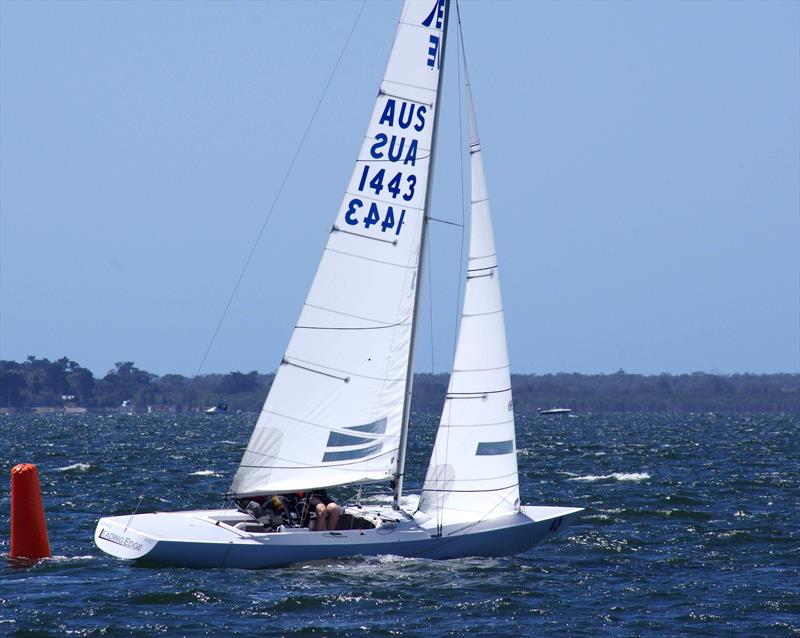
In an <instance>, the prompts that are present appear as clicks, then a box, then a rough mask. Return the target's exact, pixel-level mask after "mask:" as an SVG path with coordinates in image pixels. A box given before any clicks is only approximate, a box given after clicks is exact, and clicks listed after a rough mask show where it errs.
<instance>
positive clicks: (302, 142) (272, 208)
mask: <svg viewBox="0 0 800 638" xmlns="http://www.w3.org/2000/svg"><path fill="white" fill-rule="evenodd" d="M366 4H367V0H363V2H362V3H361V7H360V8H359V10H358V13H357V14H356V19H355V20H354V21H353V26H352V27H351V28H350V33H348V34H347V38H345V41H344V45H342V50H341V51H340V52H339V57H337V58H336V62H335V63H334V65H333V68H332V69H331V72H330V75H328V80H327V82H326V83H325V88H323V89H322V93H321V94H320V96H319V100H317V105H316V106H315V107H314V112H313V113H312V114H311V119H309V120H308V124H306V128H305V131H303V135H302V137H301V138H300V143H299V144H298V145H297V148H296V149H295V152H294V155H292V159H291V160H290V161H289V166H288V167H287V169H286V173H285V174H284V176H283V180H281V183H280V186H278V192H277V193H275V197H274V198H273V200H272V205H271V206H270V207H269V211H268V212H267V216H266V218H265V219H264V223H263V224H261V229H260V230H259V231H258V235H256V239H255V241H254V242H253V246H252V248H251V249H250V254H248V255H247V259H245V262H244V266H242V270H241V272H240V273H239V278H238V279H237V280H236V284H235V285H234V287H233V291H232V292H231V294H230V297H229V298H228V302H227V303H226V304H225V309H224V310H223V311H222V314H221V315H220V318H219V321H218V322H217V326H216V328H214V333H213V334H212V335H211V340H210V341H209V342H208V346H207V347H206V351H205V352H204V353H203V358H202V359H201V360H200V365H199V366H197V372H195V376H197V375H199V374H200V371H201V370H202V369H203V366H204V365H205V363H206V359H207V358H208V354H209V352H211V348H212V347H213V345H214V342H215V341H216V339H217V335H218V334H219V330H220V328H221V327H222V323H223V321H225V317H226V316H227V314H228V310H229V309H230V307H231V304H232V303H233V299H234V297H236V293H237V292H238V290H239V286H240V285H241V283H242V280H243V279H244V275H245V273H246V272H247V268H248V267H249V266H250V262H251V261H252V259H253V255H254V254H255V252H256V248H258V244H259V242H260V241H261V237H262V235H263V234H264V230H265V229H266V228H267V224H268V223H269V220H270V219H271V217H272V213H273V212H275V206H276V205H277V203H278V200H279V199H280V196H281V194H282V193H283V189H284V187H285V186H286V182H287V180H288V179H289V175H290V174H291V173H292V169H293V168H294V164H295V162H296V161H297V157H298V156H299V155H300V151H301V150H303V146H304V145H305V141H306V138H307V137H308V133H309V131H310V130H311V126H312V124H313V123H314V120H315V119H316V117H317V113H318V112H319V109H320V106H322V102H323V100H324V99H325V96H326V95H327V93H328V89H329V88H330V85H331V82H332V81H333V76H334V75H336V70H337V69H338V68H339V63H340V62H341V61H342V58H343V57H344V53H345V51H346V50H347V45H348V44H350V39H351V38H352V37H353V33H354V32H355V30H356V26H358V22H359V20H360V19H361V14H362V13H363V12H364V7H365V6H366Z"/></svg>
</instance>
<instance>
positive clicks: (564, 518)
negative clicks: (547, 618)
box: [95, 506, 582, 569]
mask: <svg viewBox="0 0 800 638" xmlns="http://www.w3.org/2000/svg"><path fill="white" fill-rule="evenodd" d="M345 511H346V513H347V514H352V515H353V516H355V517H357V518H364V519H367V520H370V521H371V522H373V523H375V524H377V527H375V528H370V529H348V530H341V531H336V532H312V531H309V530H307V529H304V528H289V529H286V530H285V531H282V532H272V533H253V532H249V531H244V530H241V529H237V528H236V527H234V526H235V525H236V524H237V523H242V524H245V523H247V522H248V521H249V522H252V518H250V517H249V516H248V515H247V514H243V513H241V512H237V511H235V510H199V511H189V512H172V513H155V514H136V515H132V516H113V517H108V518H101V519H100V520H99V521H98V523H97V529H96V530H95V543H96V544H97V546H98V547H99V548H100V549H101V550H103V551H104V552H106V553H108V554H111V555H112V556H116V557H118V558H123V559H128V560H143V561H147V562H152V563H158V564H164V565H175V566H182V567H198V568H212V567H234V568H239V569H264V568H268V567H279V566H282V565H287V564H290V563H296V562H303V561H309V560H319V559H325V558H345V557H349V556H375V555H380V554H392V555H397V556H407V557H417V558H433V559H446V558H459V557H463V556H501V555H502V556H506V555H510V554H517V553H520V552H523V551H525V550H526V549H528V548H530V547H532V546H533V545H536V544H537V543H540V542H542V541H544V540H546V539H547V538H550V537H551V536H553V535H555V534H556V533H558V532H560V531H562V530H563V529H564V528H566V527H567V525H568V524H569V523H570V522H571V521H572V520H574V519H575V518H576V517H577V516H578V515H579V513H580V512H581V511H582V509H580V508H571V507H544V506H536V507H534V506H525V507H522V508H521V509H520V512H519V513H518V514H510V515H507V516H502V517H498V518H494V519H491V520H486V521H482V522H477V523H462V524H458V525H451V526H449V527H445V528H443V529H442V533H441V535H437V533H436V532H437V530H436V528H435V525H433V522H432V521H431V522H429V523H423V524H420V523H419V522H418V521H416V520H415V519H414V518H413V517H412V516H410V515H408V514H406V513H404V512H395V511H393V510H391V509H386V508H377V507H376V508H364V509H361V510H359V509H356V508H347V509H346V510H345Z"/></svg>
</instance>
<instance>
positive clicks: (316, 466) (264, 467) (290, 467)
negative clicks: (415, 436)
mask: <svg viewBox="0 0 800 638" xmlns="http://www.w3.org/2000/svg"><path fill="white" fill-rule="evenodd" d="M397 450H398V448H393V449H391V450H387V451H386V452H381V453H380V454H376V455H375V456H370V457H367V458H363V459H358V460H356V461H350V462H348V463H325V464H324V465H321V464H317V463H297V462H294V461H292V460H290V459H283V458H279V457H276V456H270V457H269V458H272V459H275V460H276V461H282V462H284V463H294V464H293V465H249V464H247V465H245V464H240V465H239V467H246V468H251V469H259V470H313V469H321V468H328V467H337V468H341V469H346V467H345V466H347V465H363V464H364V463H367V462H368V461H374V460H375V459H379V458H381V457H382V456H388V455H389V454H396V453H397ZM247 451H248V452H249V453H250V454H259V453H258V452H255V451H254V450H247ZM262 456H266V455H262ZM353 471H354V472H358V473H359V474H363V473H364V470H363V468H360V467H359V468H357V469H355V470H353ZM383 480H385V479H375V480H370V481H364V483H375V482H377V481H383Z"/></svg>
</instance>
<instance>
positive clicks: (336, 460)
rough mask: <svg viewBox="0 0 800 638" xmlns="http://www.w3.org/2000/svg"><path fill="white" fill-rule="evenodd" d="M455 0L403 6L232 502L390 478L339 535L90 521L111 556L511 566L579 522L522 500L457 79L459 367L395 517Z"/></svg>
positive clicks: (242, 516) (199, 519)
mask: <svg viewBox="0 0 800 638" xmlns="http://www.w3.org/2000/svg"><path fill="white" fill-rule="evenodd" d="M449 4H450V3H449V0H407V1H406V2H405V4H404V6H403V9H402V13H401V17H400V21H399V24H398V27H397V31H396V34H395V39H394V44H393V47H392V50H391V54H390V57H389V61H388V65H387V68H386V72H385V75H384V77H383V81H382V82H381V85H380V90H379V92H378V96H377V99H376V102H375V106H374V109H373V111H372V116H371V117H370V120H369V126H368V128H367V132H366V135H365V137H364V139H363V142H362V145H361V150H360V152H359V154H358V158H357V160H356V164H355V168H354V170H353V173H352V176H351V178H350V181H349V183H348V186H347V191H346V193H345V196H344V198H343V200H342V204H341V206H340V207H339V210H338V213H337V215H336V220H335V222H334V224H333V226H332V228H331V232H330V236H329V238H328V242H327V245H326V247H325V250H324V252H323V255H322V258H321V261H320V264H319V267H318V270H317V272H316V275H315V277H314V280H313V283H312V284H311V289H310V291H309V293H308V296H307V297H306V300H305V303H304V305H303V308H302V310H301V312H300V317H299V319H298V321H297V324H296V326H295V328H294V332H293V334H292V336H291V339H290V342H289V345H288V347H287V349H286V353H285V355H284V357H283V359H282V361H281V363H280V366H279V368H278V370H277V373H276V376H275V380H274V382H273V384H272V387H271V389H270V391H269V394H268V396H267V398H266V401H265V403H264V407H263V409H262V411H261V413H260V415H259V417H258V421H257V422H256V425H255V428H254V430H253V432H252V435H251V437H250V440H249V443H248V445H247V448H246V450H245V452H244V454H243V457H242V460H241V462H240V464H239V467H238V469H237V471H236V473H235V476H234V477H233V481H232V484H231V488H230V497H231V498H232V499H247V498H250V497H258V496H261V495H273V494H286V493H293V492H297V491H309V490H314V489H320V488H330V487H336V486H344V485H348V486H353V485H358V484H362V483H368V482H376V481H385V482H389V483H390V485H392V486H393V487H394V494H393V497H392V502H391V503H387V504H385V505H361V504H360V503H357V504H356V505H353V506H345V507H343V508H342V513H341V516H340V518H339V520H338V525H337V528H336V529H335V530H330V531H311V530H310V529H309V528H308V527H301V526H297V527H284V528H282V529H281V528H279V529H280V531H274V532H268V531H266V530H265V528H263V527H261V526H259V525H257V524H256V521H255V520H254V517H253V516H252V515H251V514H250V513H249V512H247V511H244V510H242V509H237V508H233V507H231V508H228V509H210V510H199V511H184V512H166V513H164V512H156V513H143V514H133V515H129V516H112V517H106V518H101V519H100V520H99V521H98V524H97V528H96V531H95V543H96V544H97V546H98V547H99V548H100V549H101V550H103V551H104V552H107V553H108V554H111V555H113V556H116V557H119V558H123V559H132V560H137V559H144V560H146V561H148V562H155V563H160V564H167V565H179V566H188V567H233V568H245V569H259V568H269V567H276V566H281V565H286V564H289V563H294V562H298V561H308V560H315V559H323V558H341V557H349V556H357V555H378V554H393V555H399V556H409V557H420V558H432V559H447V558H457V557H463V556H495V555H510V554H515V553H519V552H522V551H525V550H527V549H528V548H530V547H531V546H533V545H535V544H537V543H539V542H541V541H543V540H545V539H547V538H550V537H552V536H553V535H554V534H556V533H558V532H560V531H562V530H563V529H564V528H565V527H567V525H568V524H569V523H570V522H571V521H573V520H574V519H575V518H576V517H577V516H578V515H579V513H580V512H581V508H575V507H557V506H529V505H522V504H521V503H520V495H519V478H518V470H517V457H516V453H517V448H516V439H515V433H514V408H513V402H512V396H511V383H510V372H509V361H508V353H507V347H506V335H505V328H504V318H503V307H502V301H501V295H500V281H499V271H498V264H497V256H496V251H495V243H494V237H493V230H492V222H491V214H490V209H489V199H488V194H487V190H486V180H485V175H484V168H483V159H482V153H481V144H480V141H479V138H478V129H477V122H476V119H475V111H474V108H473V106H472V96H471V89H470V85H469V81H468V80H467V84H466V95H467V103H468V117H469V130H470V139H469V153H470V167H471V168H470V173H471V221H470V235H469V258H468V264H467V272H466V284H465V292H464V301H463V309H462V313H461V317H460V325H459V333H458V339H457V344H456V352H455V360H454V364H453V371H452V375H451V377H450V383H449V386H448V389H447V395H446V397H445V403H444V408H443V411H442V415H441V419H440V423H439V429H438V433H437V436H436V441H435V443H434V447H433V451H432V455H431V461H430V465H429V468H428V471H427V474H426V476H425V480H424V484H423V487H422V493H421V496H420V499H419V501H418V505H417V507H416V508H415V509H414V510H413V511H411V508H410V509H408V510H407V509H404V508H403V507H402V504H401V497H402V494H403V483H404V478H405V473H406V470H405V456H406V446H407V442H408V435H409V420H410V404H411V403H410V402H411V392H412V379H413V374H412V373H413V369H414V342H415V337H416V329H417V325H418V318H419V306H420V304H419V296H420V281H421V274H420V273H421V270H422V265H423V263H424V256H425V250H426V231H427V223H428V218H429V210H430V200H431V189H430V183H431V177H432V173H433V167H434V160H435V152H436V137H437V135H436V131H437V127H438V120H439V117H438V116H439V104H440V93H441V83H442V68H443V62H444V54H445V46H446V42H447V31H448V28H447V25H448V21H449V17H450V6H449Z"/></svg>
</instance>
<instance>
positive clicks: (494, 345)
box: [419, 68, 519, 525]
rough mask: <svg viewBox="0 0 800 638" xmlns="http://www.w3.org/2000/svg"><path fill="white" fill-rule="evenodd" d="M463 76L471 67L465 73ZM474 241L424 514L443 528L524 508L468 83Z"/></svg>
mask: <svg viewBox="0 0 800 638" xmlns="http://www.w3.org/2000/svg"><path fill="white" fill-rule="evenodd" d="M465 71H466V68H465ZM466 95H467V105H468V114H469V132H470V139H469V151H470V174H471V209H470V242H469V261H468V268H467V281H466V288H465V293H464V307H463V310H462V315H461V322H460V326H459V333H458V341H457V344H456V353H455V361H454V363H453V373H452V376H451V377H450V385H449V387H448V390H447V397H446V400H445V404H444V409H443V411H442V417H441V421H440V423H439V430H438V433H437V435H436V443H435V444H434V448H433V454H432V457H431V462H430V465H429V467H428V473H427V475H426V477H425V483H424V486H423V492H422V498H421V499H420V503H419V510H420V511H421V512H424V513H425V514H428V515H429V516H431V517H432V518H433V519H435V520H436V522H437V523H438V524H439V525H448V524H451V523H458V522H470V521H478V520H482V519H487V518H493V517H495V516H500V515H505V514H508V513H510V512H513V511H515V510H516V509H517V508H518V507H519V487H518V475H517V455H516V442H515V437H514V410H513V404H512V399H511V377H510V373H509V365H508V350H507V347H506V333H505V326H504V322H503V305H502V299H501V295H500V276H499V271H498V268H497V255H496V252H495V245H494V234H493V231H492V219H491V212H490V210H489V199H488V197H489V196H488V193H487V190H486V176H485V174H484V169H483V160H482V157H481V145H480V140H479V139H478V128H477V123H476V120H475V110H474V107H473V104H472V93H471V90H470V85H469V79H467V83H466Z"/></svg>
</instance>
